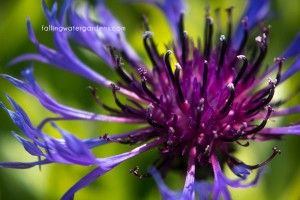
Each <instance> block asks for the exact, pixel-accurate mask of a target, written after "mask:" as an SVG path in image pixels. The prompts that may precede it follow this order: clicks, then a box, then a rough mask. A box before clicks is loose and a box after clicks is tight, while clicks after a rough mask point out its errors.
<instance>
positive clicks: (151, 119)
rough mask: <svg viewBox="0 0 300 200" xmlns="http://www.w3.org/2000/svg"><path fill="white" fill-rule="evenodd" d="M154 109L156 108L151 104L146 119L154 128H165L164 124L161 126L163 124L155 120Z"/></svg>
mask: <svg viewBox="0 0 300 200" xmlns="http://www.w3.org/2000/svg"><path fill="white" fill-rule="evenodd" d="M153 109H154V106H153V105H152V104H149V106H148V109H147V112H146V118H147V121H148V123H149V124H150V125H151V126H154V127H156V128H165V125H164V124H161V123H159V122H157V121H155V120H153V114H152V113H153Z"/></svg>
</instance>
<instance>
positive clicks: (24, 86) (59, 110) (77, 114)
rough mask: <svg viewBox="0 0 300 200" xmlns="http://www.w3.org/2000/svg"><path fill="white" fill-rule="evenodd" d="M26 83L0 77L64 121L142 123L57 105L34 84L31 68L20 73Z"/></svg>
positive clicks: (137, 120) (139, 120)
mask: <svg viewBox="0 0 300 200" xmlns="http://www.w3.org/2000/svg"><path fill="white" fill-rule="evenodd" d="M22 75H23V77H24V78H25V81H26V82H23V81H20V80H18V79H15V78H13V77H11V76H9V75H1V76H3V77H4V78H6V79H7V80H8V81H10V82H11V83H12V84H14V85H15V86H16V87H18V88H20V89H21V90H24V91H26V92H28V93H30V94H32V95H33V96H35V97H36V98H37V99H38V100H39V101H40V102H41V104H42V105H43V106H44V107H45V108H47V109H48V110H50V111H51V112H53V113H56V114H59V115H61V116H62V117H64V118H66V119H82V120H93V121H108V122H109V121H110V122H119V123H141V122H144V121H143V120H141V119H132V118H128V117H127V118H125V117H115V116H106V115H100V114H99V115H98V114H95V113H90V112H86V111H82V110H78V109H73V108H70V107H67V106H64V105H61V104H59V103H58V102H57V101H55V100H54V99H53V98H52V97H50V96H49V95H48V94H47V93H45V92H44V91H43V90H42V89H41V88H40V87H39V85H38V84H37V83H36V81H35V79H34V76H33V71H32V68H28V69H26V70H25V71H24V72H23V73H22Z"/></svg>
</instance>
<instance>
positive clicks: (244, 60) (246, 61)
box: [233, 55, 248, 86]
mask: <svg viewBox="0 0 300 200" xmlns="http://www.w3.org/2000/svg"><path fill="white" fill-rule="evenodd" d="M237 58H238V59H239V60H243V66H242V68H241V70H240V71H239V73H238V75H237V76H236V78H235V79H234V81H233V85H234V86H236V84H237V83H238V82H239V81H240V80H241V78H242V76H243V74H244V73H245V72H246V70H247V67H248V59H247V58H246V56H244V55H238V56H237Z"/></svg>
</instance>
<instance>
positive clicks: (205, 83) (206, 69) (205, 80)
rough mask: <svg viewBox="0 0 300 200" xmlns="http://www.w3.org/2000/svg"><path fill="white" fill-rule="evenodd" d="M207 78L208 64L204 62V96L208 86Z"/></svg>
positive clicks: (202, 90) (202, 91)
mask: <svg viewBox="0 0 300 200" xmlns="http://www.w3.org/2000/svg"><path fill="white" fill-rule="evenodd" d="M207 76H208V63H207V61H206V60H204V67H203V83H202V87H201V94H202V95H203V94H204V91H205V89H206V85H207Z"/></svg>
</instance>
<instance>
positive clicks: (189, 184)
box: [181, 147, 197, 200]
mask: <svg viewBox="0 0 300 200" xmlns="http://www.w3.org/2000/svg"><path fill="white" fill-rule="evenodd" d="M196 155H197V152H196V147H193V148H191V150H190V153H189V159H188V171H187V175H186V179H185V184H184V189H183V193H182V197H181V200H190V199H195V172H196V169H195V167H196Z"/></svg>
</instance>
